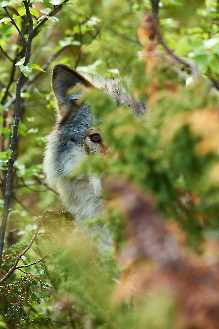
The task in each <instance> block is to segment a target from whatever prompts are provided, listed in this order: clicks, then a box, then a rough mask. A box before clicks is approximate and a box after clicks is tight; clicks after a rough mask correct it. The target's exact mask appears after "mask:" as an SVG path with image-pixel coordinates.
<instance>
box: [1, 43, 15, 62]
mask: <svg viewBox="0 0 219 329" xmlns="http://www.w3.org/2000/svg"><path fill="white" fill-rule="evenodd" d="M0 52H1V53H2V55H3V56H5V58H7V59H8V60H9V61H10V62H13V59H12V58H11V57H10V56H9V55H8V53H7V52H6V51H5V50H4V49H3V48H2V46H0Z"/></svg>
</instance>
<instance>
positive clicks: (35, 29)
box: [33, 0, 69, 37]
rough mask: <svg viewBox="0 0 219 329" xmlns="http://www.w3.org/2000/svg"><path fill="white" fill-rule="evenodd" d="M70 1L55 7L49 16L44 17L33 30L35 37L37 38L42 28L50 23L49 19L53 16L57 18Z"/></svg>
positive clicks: (66, 0)
mask: <svg viewBox="0 0 219 329" xmlns="http://www.w3.org/2000/svg"><path fill="white" fill-rule="evenodd" d="M68 1H69V0H64V1H63V2H62V3H60V5H57V6H54V9H53V10H52V11H51V12H50V13H49V14H48V16H46V17H44V18H43V19H42V20H41V21H40V22H39V23H38V24H37V25H36V27H35V28H34V30H33V37H35V36H36V35H37V34H38V33H39V30H40V29H41V27H42V26H43V25H44V24H45V23H46V22H47V21H48V19H49V18H50V17H52V16H55V15H56V14H57V13H58V12H59V11H60V10H61V9H62V7H63V5H64V4H65V3H67V2H68Z"/></svg>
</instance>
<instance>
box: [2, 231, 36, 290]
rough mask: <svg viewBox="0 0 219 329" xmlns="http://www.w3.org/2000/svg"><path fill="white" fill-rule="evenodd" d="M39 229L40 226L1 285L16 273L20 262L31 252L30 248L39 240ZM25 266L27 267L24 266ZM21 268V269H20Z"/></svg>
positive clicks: (3, 278)
mask: <svg viewBox="0 0 219 329" xmlns="http://www.w3.org/2000/svg"><path fill="white" fill-rule="evenodd" d="M39 229H40V226H39V227H38V228H37V230H36V232H35V233H34V235H33V237H32V239H31V240H30V242H29V243H28V245H27V246H26V248H25V249H24V250H23V251H22V252H21V253H20V254H19V255H18V257H17V258H16V261H15V263H14V265H13V266H12V267H11V268H10V269H9V270H8V272H7V273H6V274H5V275H4V276H3V277H2V278H1V279H0V284H2V283H3V282H4V281H5V280H7V279H8V278H9V277H10V276H11V274H13V273H14V271H16V269H17V264H18V263H19V261H20V260H21V258H22V257H23V256H24V255H25V254H26V253H27V252H28V250H30V248H31V247H32V244H33V243H34V241H35V240H36V238H37V235H38V233H39ZM24 266H25V265H24ZM19 268H20V267H19Z"/></svg>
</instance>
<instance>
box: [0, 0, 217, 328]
mask: <svg viewBox="0 0 219 329" xmlns="http://www.w3.org/2000/svg"><path fill="white" fill-rule="evenodd" d="M57 63H62V64H66V65H68V66H69V67H71V68H75V69H78V70H79V71H80V72H84V74H92V75H94V76H95V75H96V74H99V75H101V76H103V77H105V78H112V77H116V78H118V77H119V79H121V84H122V85H123V86H124V87H125V88H126V89H127V90H128V92H129V93H130V95H133V96H134V97H135V98H136V99H138V100H140V101H141V102H143V103H144V104H145V107H146V111H145V113H144V114H141V115H137V116H136V115H135V113H133V111H131V110H130V109H129V108H127V107H122V106H117V105H116V104H115V103H114V102H113V101H112V99H111V98H110V97H108V96H106V95H104V93H103V92H102V91H97V90H91V91H90V92H89V93H88V94H86V101H87V102H89V103H90V104H91V106H92V110H93V114H94V115H95V118H96V126H97V127H98V128H99V129H100V130H101V132H102V134H103V136H104V143H105V144H106V145H107V147H108V149H109V151H108V152H107V154H106V155H105V156H104V157H102V156H100V155H92V156H91V157H90V158H89V162H88V161H87V162H84V163H82V165H81V168H80V171H81V172H83V173H89V174H90V173H92V174H95V175H100V176H101V177H103V190H104V193H103V194H104V195H103V196H104V198H105V199H106V211H105V212H104V215H102V216H100V218H96V219H93V220H92V221H88V222H86V224H85V225H88V226H90V225H91V226H92V225H93V223H97V222H104V223H105V224H106V225H107V226H108V227H109V229H110V230H111V231H112V234H113V236H114V240H115V246H116V247H115V251H114V250H113V251H111V252H109V251H104V252H103V251H101V250H99V248H97V245H96V243H95V241H93V240H92V239H88V238H87V236H86V234H85V232H84V231H83V230H82V229H81V230H79V229H77V230H76V232H75V231H74V229H73V223H72V222H73V220H72V218H71V216H69V214H67V213H65V211H62V209H63V206H62V204H61V202H60V201H59V198H58V196H57V195H56V193H54V191H53V190H51V189H49V187H48V186H47V184H46V182H45V177H44V174H43V172H42V161H43V154H44V148H45V145H46V136H47V135H48V133H49V132H50V131H51V130H52V127H53V125H54V123H55V117H56V112H55V108H56V102H55V98H54V95H53V92H52V89H51V72H52V68H53V67H54V65H55V64H57ZM218 90H219V2H218V1H217V0H205V1H204V0H196V1H190V2H188V1H185V0H162V1H159V0H151V1H149V0H144V1H138V0H120V1H117V0H111V1H109V0H102V1H100V0H99V1H98V0H80V1H78V0H65V1H64V0H38V1H37V0H36V1H35V0H26V1H19V0H0V131H1V140H0V169H1V172H0V182H1V198H0V208H1V210H2V216H1V223H2V224H1V228H0V266H1V267H0V328H85V329H87V328H94V329H101V328H115V329H123V328H124V329H128V328H130V329H133V328H136V329H138V328H139V329H140V328H150V329H158V328H159V329H164V328H168V329H170V328H174V329H176V328H177V329H178V328H179V329H182V328H183V329H185V328H186V329H208V328H209V329H214V328H215V329H216V328H218V323H219V297H218V289H219V282H218V277H219V275H218V274H219V272H218V251H219V246H218V242H219V241H218V237H219V235H218V233H219V217H218V216H219V215H218V214H219V153H218V152H219V114H218V95H219V94H218ZM6 224H7V225H6ZM5 228H7V229H6V231H5ZM5 232H6V234H5ZM3 241H5V243H4V244H3Z"/></svg>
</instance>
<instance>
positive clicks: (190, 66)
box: [157, 27, 199, 75]
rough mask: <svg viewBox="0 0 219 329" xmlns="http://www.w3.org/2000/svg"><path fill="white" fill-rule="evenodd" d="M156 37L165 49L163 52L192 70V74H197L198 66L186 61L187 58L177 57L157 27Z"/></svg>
mask: <svg viewBox="0 0 219 329" xmlns="http://www.w3.org/2000/svg"><path fill="white" fill-rule="evenodd" d="M157 38H158V42H159V43H160V45H161V46H162V47H163V49H164V50H165V52H166V53H167V54H168V55H169V56H170V57H172V58H173V59H174V60H175V62H177V63H179V64H181V65H183V66H184V67H185V68H186V69H188V70H189V71H191V72H192V74H193V75H197V74H198V73H199V72H198V68H197V67H196V65H195V64H193V63H191V62H188V61H187V60H185V59H184V58H182V57H179V56H177V55H176V54H175V52H174V51H173V49H171V48H170V47H168V45H167V44H166V42H165V40H164V37H163V35H162V34H161V31H160V29H159V27H158V28H157Z"/></svg>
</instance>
